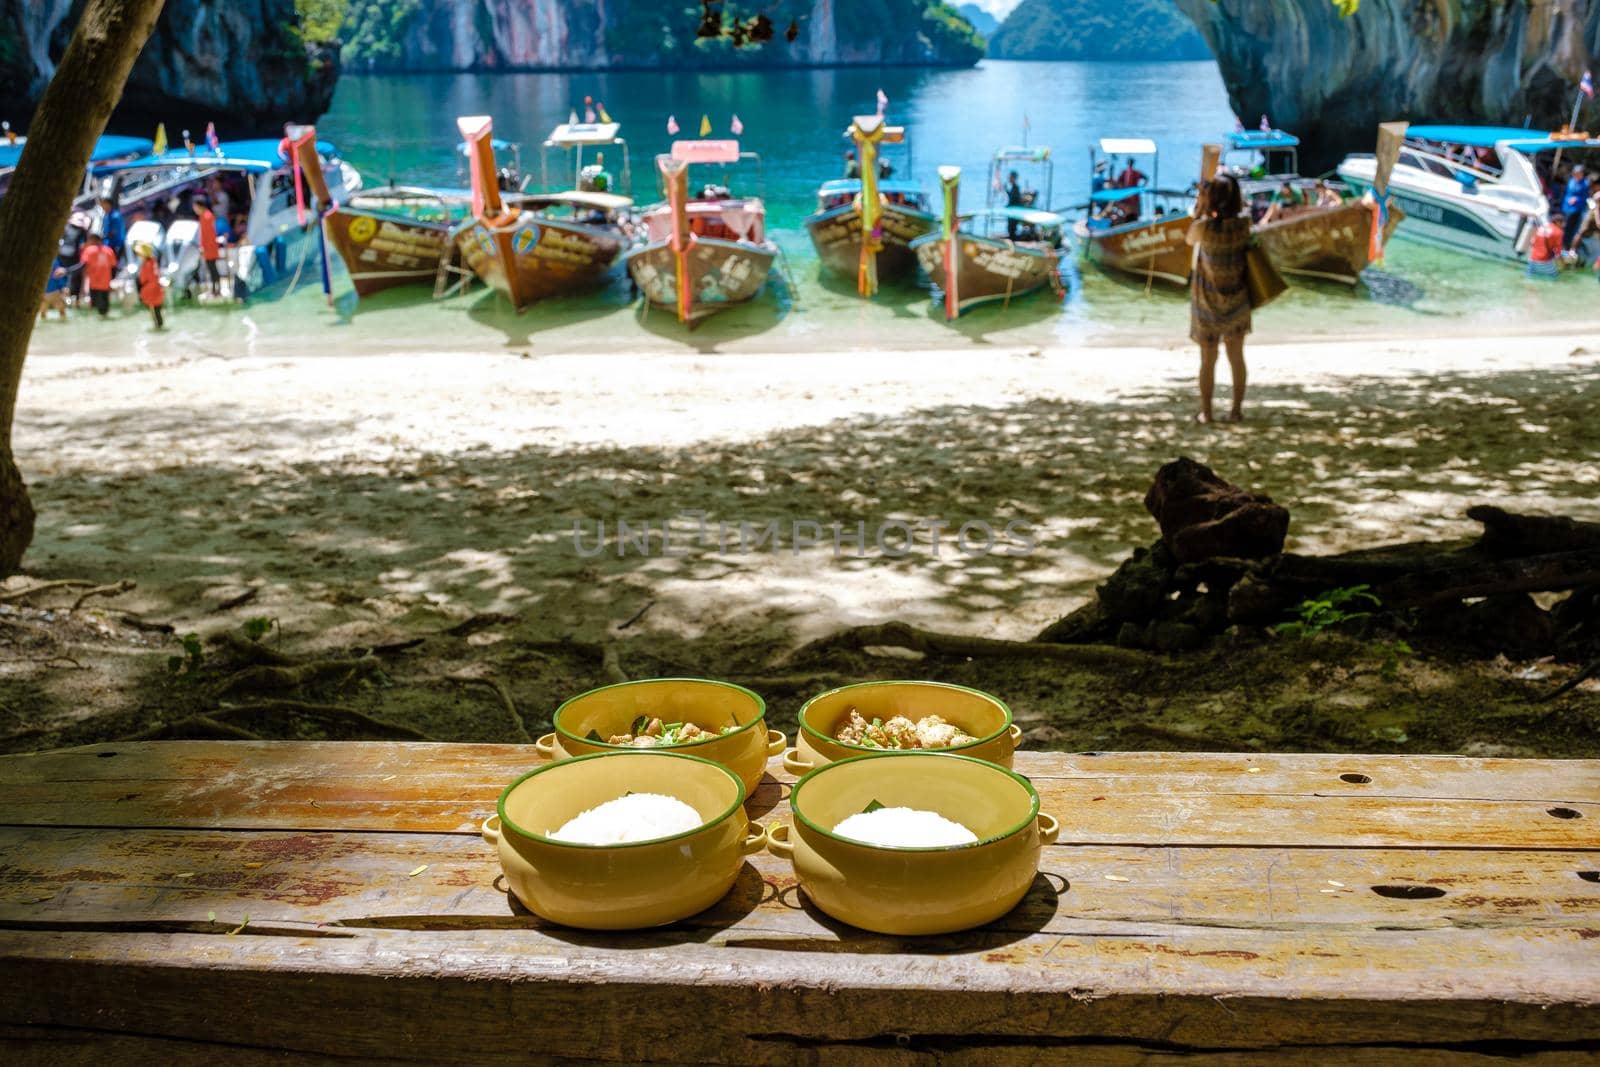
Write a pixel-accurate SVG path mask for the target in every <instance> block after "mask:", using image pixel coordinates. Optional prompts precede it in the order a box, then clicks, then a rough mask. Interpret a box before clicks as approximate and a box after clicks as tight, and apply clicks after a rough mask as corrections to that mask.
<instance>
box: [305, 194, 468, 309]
mask: <svg viewBox="0 0 1600 1067" xmlns="http://www.w3.org/2000/svg"><path fill="white" fill-rule="evenodd" d="M323 225H324V226H325V227H326V229H327V234H328V242H329V243H330V244H332V245H333V247H334V250H335V251H336V252H338V253H339V258H341V259H343V260H344V265H345V269H346V270H348V271H349V272H350V281H351V282H352V283H353V284H354V285H355V288H356V295H358V296H371V295H372V294H373V293H376V292H381V291H382V290H384V289H392V288H394V287H395V286H397V285H420V284H426V285H432V284H433V282H434V277H435V276H436V275H437V274H438V272H439V258H440V257H441V256H442V255H444V251H445V249H446V247H448V245H449V235H450V228H449V227H448V226H447V225H445V224H444V223H438V222H418V221H416V220H414V219H402V218H396V217H394V216H392V215H387V214H384V213H382V212H369V211H361V210H358V209H355V208H350V207H345V206H343V205H341V206H339V207H337V208H335V209H334V210H333V211H331V212H329V214H328V215H327V217H326V218H325V219H324V222H323Z"/></svg>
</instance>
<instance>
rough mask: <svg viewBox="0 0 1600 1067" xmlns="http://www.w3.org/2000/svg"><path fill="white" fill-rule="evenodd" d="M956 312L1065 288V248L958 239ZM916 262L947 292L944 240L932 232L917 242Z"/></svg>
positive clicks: (970, 236)
mask: <svg viewBox="0 0 1600 1067" xmlns="http://www.w3.org/2000/svg"><path fill="white" fill-rule="evenodd" d="M955 240H956V252H957V254H956V295H957V301H956V309H957V311H958V312H961V311H966V310H968V309H969V308H973V307H976V306H978V305H979V304H986V303H989V302H990V301H994V300H1002V301H1004V300H1010V299H1011V298H1013V297H1018V296H1022V295H1024V294H1025V293H1031V292H1033V291H1034V290H1035V289H1040V288H1043V287H1044V286H1046V285H1050V286H1060V285H1061V276H1060V257H1061V255H1062V252H1061V250H1059V249H1053V248H1045V247H1042V246H1040V245H1029V244H1017V243H1014V242H1011V241H1000V240H994V239H992V238H988V237H975V236H973V235H971V234H966V233H962V234H957V235H956V239H955ZM914 247H915V249H916V253H917V260H918V262H920V263H921V265H922V269H923V270H925V271H927V273H928V277H929V278H931V279H933V282H934V285H935V286H938V287H939V288H941V289H942V288H943V281H944V277H945V262H944V250H945V238H944V236H943V235H942V234H937V233H936V234H930V235H929V236H927V237H925V238H923V239H921V240H919V241H917V242H916V244H915V246H914Z"/></svg>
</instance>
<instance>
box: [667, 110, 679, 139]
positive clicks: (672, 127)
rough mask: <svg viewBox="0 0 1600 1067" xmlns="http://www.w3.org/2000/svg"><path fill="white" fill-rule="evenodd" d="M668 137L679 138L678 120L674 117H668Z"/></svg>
mask: <svg viewBox="0 0 1600 1067" xmlns="http://www.w3.org/2000/svg"><path fill="white" fill-rule="evenodd" d="M667 136H668V137H676V136H678V119H677V117H676V116H674V115H668V116H667Z"/></svg>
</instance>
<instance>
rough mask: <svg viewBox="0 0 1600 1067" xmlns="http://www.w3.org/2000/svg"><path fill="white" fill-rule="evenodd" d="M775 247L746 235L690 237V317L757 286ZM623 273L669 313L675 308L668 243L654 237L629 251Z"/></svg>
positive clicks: (739, 299) (738, 299)
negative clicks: (732, 238)
mask: <svg viewBox="0 0 1600 1067" xmlns="http://www.w3.org/2000/svg"><path fill="white" fill-rule="evenodd" d="M777 254H778V250H777V247H776V246H774V245H771V244H755V243H752V242H749V241H724V240H721V239H719V238H714V237H696V238H695V239H694V240H692V241H691V242H690V243H689V250H688V253H687V257H688V269H689V284H690V285H691V286H692V287H693V292H694V302H693V304H692V305H691V310H690V321H697V320H699V319H703V318H705V317H706V316H707V315H711V314H714V313H715V312H717V311H720V310H722V309H723V308H725V307H729V306H731V305H733V304H742V303H744V302H746V301H748V300H750V299H751V298H752V297H754V296H755V295H756V294H757V293H759V292H760V291H761V287H762V286H763V285H765V284H766V281H767V274H768V273H769V272H770V271H771V270H772V263H773V260H774V259H775V258H776V257H777ZM627 264H628V273H629V274H630V275H631V276H632V277H633V281H634V284H635V285H637V286H638V287H639V291H640V292H642V293H643V294H644V296H645V299H646V300H648V301H649V302H650V303H651V304H654V305H655V306H657V307H660V308H665V309H667V310H669V311H672V312H674V313H676V312H677V308H678V269H677V257H676V256H675V255H674V254H673V251H672V245H671V244H670V243H668V242H666V241H656V242H653V243H651V244H647V245H644V246H642V247H640V248H638V249H636V250H634V251H633V252H631V253H629V255H628V259H627Z"/></svg>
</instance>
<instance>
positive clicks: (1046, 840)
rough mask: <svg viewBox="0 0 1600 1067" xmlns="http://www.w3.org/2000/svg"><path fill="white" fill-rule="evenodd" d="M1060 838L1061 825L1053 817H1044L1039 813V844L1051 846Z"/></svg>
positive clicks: (1043, 814) (1044, 815)
mask: <svg viewBox="0 0 1600 1067" xmlns="http://www.w3.org/2000/svg"><path fill="white" fill-rule="evenodd" d="M1060 836H1061V823H1060V822H1058V821H1057V820H1056V817H1055V816H1054V815H1046V814H1045V813H1044V812H1042V811H1041V812H1040V813H1039V844H1041V845H1053V844H1055V843H1056V838H1057V837H1060Z"/></svg>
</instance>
